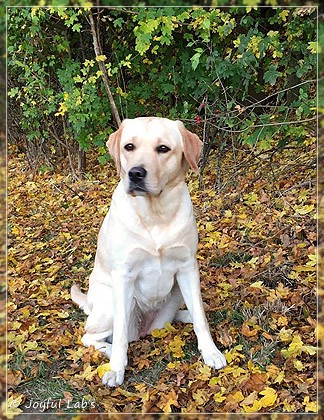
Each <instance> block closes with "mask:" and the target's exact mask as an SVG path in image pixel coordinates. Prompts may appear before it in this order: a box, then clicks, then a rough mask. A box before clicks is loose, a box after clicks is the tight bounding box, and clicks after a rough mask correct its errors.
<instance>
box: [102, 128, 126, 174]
mask: <svg viewBox="0 0 324 420" xmlns="http://www.w3.org/2000/svg"><path fill="white" fill-rule="evenodd" d="M122 131H123V124H121V126H120V127H119V128H118V130H117V131H115V132H114V133H112V134H110V136H109V139H108V141H107V143H106V146H107V147H108V150H109V154H110V156H111V157H112V158H113V159H114V161H115V163H116V167H117V174H118V175H119V174H120V139H121V135H122Z"/></svg>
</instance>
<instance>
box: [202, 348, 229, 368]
mask: <svg viewBox="0 0 324 420" xmlns="http://www.w3.org/2000/svg"><path fill="white" fill-rule="evenodd" d="M202 356H203V359H204V363H205V364H206V365H207V366H210V367H212V368H214V369H222V368H223V367H225V366H226V365H227V362H226V359H225V356H224V355H223V353H221V352H220V351H219V350H218V348H217V347H215V348H214V349H213V350H212V351H210V352H204V351H202Z"/></svg>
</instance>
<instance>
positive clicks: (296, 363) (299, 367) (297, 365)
mask: <svg viewBox="0 0 324 420" xmlns="http://www.w3.org/2000/svg"><path fill="white" fill-rule="evenodd" d="M294 366H295V368H296V369H297V370H298V371H301V370H303V369H304V365H303V364H302V362H301V361H300V360H294Z"/></svg>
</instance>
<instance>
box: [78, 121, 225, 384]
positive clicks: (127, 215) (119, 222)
mask: <svg viewBox="0 0 324 420" xmlns="http://www.w3.org/2000/svg"><path fill="white" fill-rule="evenodd" d="M201 144H202V143H201V141H200V140H199V138H198V136H197V135H195V134H193V133H191V132H190V131H188V130H187V129H186V128H185V127H184V125H183V124H182V122H180V121H171V120H168V119H166V118H157V117H140V118H135V119H126V120H124V121H123V123H122V124H121V126H120V128H119V129H118V130H117V131H116V132H115V133H113V134H112V135H111V136H110V138H109V140H108V142H107V145H108V148H109V152H110V154H111V156H112V157H113V159H114V160H115V162H116V165H117V170H118V173H119V174H120V178H121V181H120V183H119V185H118V186H117V188H116V190H115V192H114V194H113V198H112V203H111V207H110V210H109V212H108V214H107V216H106V217H105V219H104V221H103V224H102V227H101V229H100V232H99V237H98V247H97V253H96V258H95V264H94V269H93V271H92V274H91V276H90V280H89V291H88V293H87V295H84V294H83V293H81V291H80V290H79V288H78V287H77V286H76V285H74V286H72V289H71V296H72V299H73V300H74V301H75V302H76V303H77V304H78V305H79V306H80V307H81V308H82V309H83V310H84V312H85V313H86V314H87V315H88V319H87V322H86V325H85V331H86V333H85V335H84V336H83V338H82V342H83V343H84V345H86V346H90V345H94V346H95V348H96V349H99V350H101V351H102V352H104V353H106V354H107V356H108V357H109V358H110V366H111V371H109V372H107V373H105V375H104V376H103V383H104V384H107V385H108V386H111V387H113V386H117V385H120V384H122V383H123V380H124V372H125V367H126V365H127V348H128V343H129V342H131V341H134V340H138V339H139V337H140V336H144V335H146V334H149V333H150V332H151V331H153V330H154V329H156V328H162V327H163V326H164V324H165V323H166V322H172V321H173V320H179V321H183V322H193V326H194V330H195V333H196V335H197V339H198V347H199V349H200V351H201V353H202V356H203V359H204V362H205V363H206V364H207V365H208V366H211V367H213V368H216V369H220V368H222V367H224V366H225V365H226V360H225V357H224V356H223V354H222V353H221V352H220V351H219V350H218V349H217V347H216V346H215V344H214V342H213V340H212V338H211V335H210V331H209V327H208V324H207V321H206V316H205V313H204V309H203V302H202V299H201V293H200V281H199V272H198V265H197V261H196V257H195V254H196V250H197V240H198V237H197V229H196V223H195V219H194V215H193V209H192V203H191V200H190V196H189V192H188V189H187V186H186V184H185V174H186V171H187V170H188V169H189V167H191V169H193V170H194V171H197V170H198V167H197V161H198V158H199V154H200V150H201ZM183 303H185V304H186V306H187V308H188V310H187V311H180V310H179V308H180V307H181V306H182V305H183ZM111 343H112V344H111Z"/></svg>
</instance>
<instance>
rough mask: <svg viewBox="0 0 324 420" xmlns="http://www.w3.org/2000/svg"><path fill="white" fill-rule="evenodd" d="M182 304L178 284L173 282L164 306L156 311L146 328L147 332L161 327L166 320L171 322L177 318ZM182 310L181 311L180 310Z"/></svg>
mask: <svg viewBox="0 0 324 420" xmlns="http://www.w3.org/2000/svg"><path fill="white" fill-rule="evenodd" d="M182 304H183V297H182V294H181V292H180V289H179V286H178V285H177V284H175V285H174V286H173V288H172V291H171V296H170V298H169V299H168V300H167V301H166V302H165V304H164V306H163V307H162V308H161V309H160V310H159V311H158V312H157V315H156V317H155V318H154V320H153V322H152V324H151V325H150V327H149V328H148V331H147V334H150V333H151V332H152V331H153V330H155V329H161V328H163V327H164V325H165V323H166V322H170V323H171V322H172V321H174V320H175V319H177V315H178V313H179V307H180V306H182ZM180 312H183V311H180Z"/></svg>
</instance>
